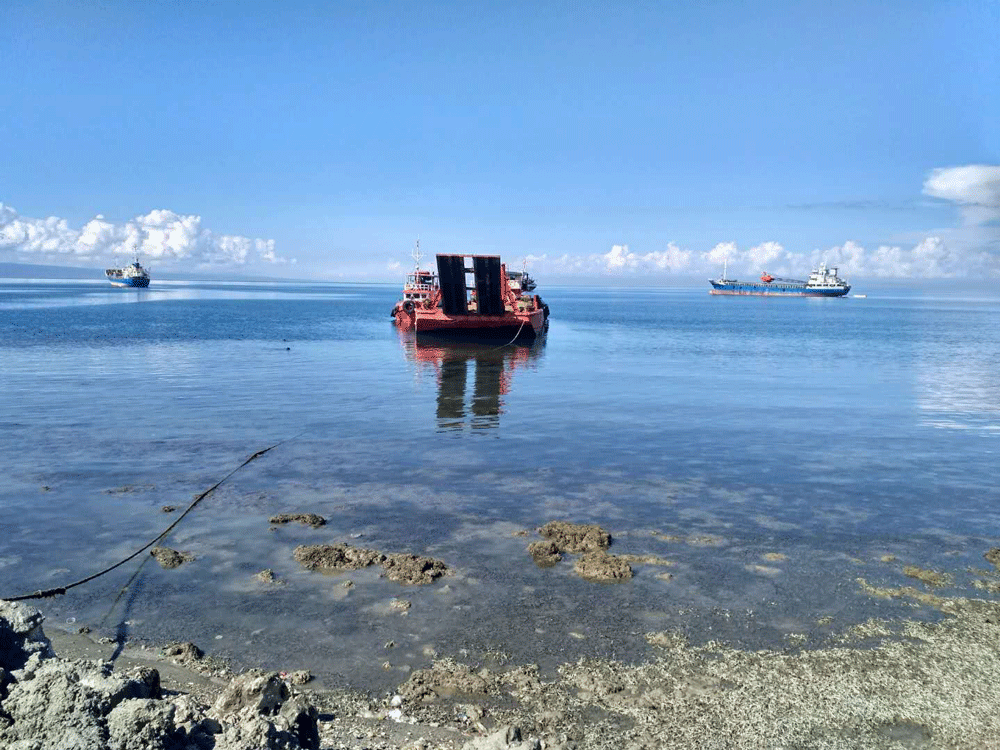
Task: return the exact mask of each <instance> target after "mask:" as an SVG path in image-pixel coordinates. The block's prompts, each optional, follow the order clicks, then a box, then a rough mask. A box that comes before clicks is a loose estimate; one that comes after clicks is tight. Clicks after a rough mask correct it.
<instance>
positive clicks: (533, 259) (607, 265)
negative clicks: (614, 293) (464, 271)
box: [511, 242, 691, 274]
mask: <svg viewBox="0 0 1000 750" xmlns="http://www.w3.org/2000/svg"><path fill="white" fill-rule="evenodd" d="M522 261H524V262H526V263H527V264H528V265H529V266H530V267H532V268H535V269H546V270H548V271H550V272H552V273H563V274H593V273H609V274H619V273H636V272H642V271H663V272H672V273H680V272H684V271H686V270H687V268H688V266H689V265H690V263H691V252H690V251H689V250H683V249H681V248H680V247H679V246H677V245H676V244H674V243H673V242H668V243H667V246H666V248H664V249H663V250H651V251H650V252H648V253H642V254H640V253H633V252H631V251H630V250H629V249H628V245H612V246H611V249H610V250H609V251H608V252H606V253H592V254H590V255H570V254H568V253H567V254H564V255H561V256H559V257H555V258H550V257H549V256H548V254H543V255H526V256H525V257H524V258H522V259H518V260H517V261H515V263H514V264H513V265H512V266H511V267H516V266H519V265H520V264H521V262H522Z"/></svg>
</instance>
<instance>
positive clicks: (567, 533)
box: [538, 521, 611, 552]
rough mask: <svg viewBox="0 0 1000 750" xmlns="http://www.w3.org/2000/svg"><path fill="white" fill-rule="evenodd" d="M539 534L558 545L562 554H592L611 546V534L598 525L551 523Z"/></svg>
mask: <svg viewBox="0 0 1000 750" xmlns="http://www.w3.org/2000/svg"><path fill="white" fill-rule="evenodd" d="M538 533H539V534H541V535H542V536H543V537H545V538H546V539H549V540H551V541H552V542H554V543H555V544H556V545H558V547H559V550H560V551H561V552H590V551H591V550H598V549H607V548H608V546H609V545H610V544H611V534H609V533H608V532H606V531H605V530H604V529H602V528H601V527H600V526H597V525H596V524H577V523H569V522H567V521H549V522H548V523H547V524H545V525H544V526H542V528H540V529H539V530H538Z"/></svg>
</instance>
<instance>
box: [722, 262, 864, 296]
mask: <svg viewBox="0 0 1000 750" xmlns="http://www.w3.org/2000/svg"><path fill="white" fill-rule="evenodd" d="M708 283H710V284H711V285H712V289H711V290H710V291H709V294H740V295H743V294H747V295H755V296H760V297H843V296H844V295H845V294H847V293H848V292H849V291H851V285H850V284H848V283H847V282H846V281H844V280H843V279H841V278H839V277H838V276H837V269H836V268H827V267H826V264H825V263H821V264H820V266H819V268H817V269H816V270H815V271H813V272H812V273H811V274H809V279H808V280H807V281H801V280H799V279H782V278H779V277H777V276H772V275H771V274H769V273H768V272H767V271H764V273H762V274H761V275H760V281H736V280H735V279H727V278H726V267H725V266H723V270H722V278H721V279H709V280H708Z"/></svg>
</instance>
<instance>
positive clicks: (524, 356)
mask: <svg viewBox="0 0 1000 750" xmlns="http://www.w3.org/2000/svg"><path fill="white" fill-rule="evenodd" d="M400 342H401V343H402V345H403V350H404V352H405V353H406V357H407V359H409V360H410V361H411V362H414V363H415V364H416V365H417V367H418V370H421V369H430V370H432V371H433V372H434V374H435V376H436V378H437V386H438V394H437V422H438V428H439V429H442V430H460V429H463V428H465V427H471V428H472V429H489V428H492V427H497V426H499V424H500V415H501V414H503V412H504V397H505V396H507V394H508V393H510V388H511V384H512V381H513V375H514V372H515V371H517V370H528V369H533V368H534V367H536V366H537V364H538V359H539V357H541V355H542V352H543V350H544V347H545V337H544V336H541V337H539V338H537V339H535V341H534V342H533V343H532V345H531V346H515V345H510V346H501V347H497V346H490V345H485V344H475V343H459V342H450V341H434V342H430V343H428V342H426V341H424V340H423V339H419V340H418V339H417V338H416V336H414V335H413V334H412V333H404V332H400ZM470 374H471V381H472V382H471V390H472V393H471V395H470V394H469V389H470V383H469V381H470Z"/></svg>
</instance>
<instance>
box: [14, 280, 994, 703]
mask: <svg viewBox="0 0 1000 750" xmlns="http://www.w3.org/2000/svg"><path fill="white" fill-rule="evenodd" d="M540 292H541V293H542V295H543V296H544V298H545V300H546V302H548V303H549V305H550V307H551V309H552V320H551V327H550V330H549V332H548V335H547V337H546V338H545V339H543V340H540V341H538V342H537V343H536V344H535V345H534V346H532V347H530V348H529V347H505V348H500V349H497V348H489V347H478V348H476V347H468V346H466V347H446V346H441V345H426V344H424V343H423V342H419V341H415V340H414V338H413V337H412V335H409V334H402V333H400V332H398V331H397V330H396V329H395V328H393V327H392V325H391V324H390V321H389V317H388V314H389V310H390V308H391V306H392V304H393V302H394V301H395V299H396V298H397V296H398V289H396V288H395V287H391V286H360V285H335V284H313V285H305V284H303V285H296V284H286V283H281V284H277V283H275V284H264V283H261V284H250V283H247V284H215V283H195V282H190V283H180V282H176V283H168V282H158V283H155V284H154V287H153V288H151V289H149V290H143V291H132V290H119V289H113V288H109V287H107V286H105V285H104V284H96V283H95V284H89V283H80V282H43V281H4V282H0V596H3V595H14V594H19V593H23V592H27V591H33V590H36V589H40V588H46V587H50V586H54V585H57V584H60V583H63V582H65V581H69V580H73V579H76V578H79V577H82V576H83V575H86V574H88V573H90V572H92V571H93V570H95V569H98V568H99V567H102V566H104V565H106V564H109V563H111V562H114V561H116V560H118V559H120V558H121V557H123V556H124V555H125V554H127V553H128V552H130V551H132V550H133V549H135V548H137V547H138V546H141V544H143V543H144V542H145V541H146V540H148V539H149V538H151V537H153V536H155V535H156V533H158V531H159V530H161V529H162V528H164V527H165V526H166V525H167V523H169V521H170V520H171V518H172V516H170V515H167V514H164V513H163V512H162V511H161V506H164V505H175V506H184V505H186V503H187V502H189V501H190V499H191V497H192V495H194V494H195V493H197V492H200V491H202V490H204V489H206V488H207V487H208V486H210V485H211V484H213V483H214V482H215V481H217V480H218V479H220V478H221V477H222V476H224V475H225V474H226V473H227V472H228V471H230V470H231V469H232V468H234V467H236V466H237V465H238V464H239V463H240V462H242V461H243V460H244V459H245V458H246V457H247V456H248V455H249V454H251V453H253V452H254V451H256V450H259V449H261V448H264V447H266V446H268V445H271V444H273V443H276V442H278V441H282V440H288V442H286V443H284V444H282V445H281V446H279V447H278V448H276V449H275V450H273V451H271V452H270V453H268V454H267V455H266V456H265V457H263V458H261V459H260V460H258V461H256V462H255V463H253V464H251V465H250V466H248V467H247V468H246V469H244V470H243V471H242V472H241V473H239V474H238V475H237V476H236V477H234V478H233V479H232V480H231V481H230V482H228V483H227V484H226V485H224V486H223V487H222V488H221V489H220V490H219V491H218V492H217V493H216V494H214V495H212V496H211V497H210V498H209V499H208V500H206V502H205V503H204V504H203V505H202V506H200V507H199V509H198V510H197V511H196V512H195V513H194V514H193V515H192V516H190V517H189V518H188V519H187V520H186V521H185V522H184V523H183V524H182V525H181V526H180V527H179V529H178V530H177V531H176V532H174V534H173V535H172V537H171V538H170V540H169V541H168V542H167V544H168V546H172V547H175V548H177V549H181V550H184V551H187V552H190V553H191V554H193V555H194V556H195V558H196V559H195V560H194V561H192V562H190V563H187V564H185V565H184V566H182V567H181V568H178V569H176V570H162V569H160V568H159V567H158V566H156V565H155V564H149V565H146V566H145V567H144V568H143V570H142V572H141V574H140V577H139V578H138V580H137V582H136V584H135V585H133V587H132V588H131V589H130V591H129V594H128V596H126V597H125V598H124V599H123V601H122V602H121V603H119V605H118V606H117V607H116V608H115V609H114V610H112V609H111V605H112V602H113V600H114V598H115V595H116V594H117V592H118V590H119V589H120V587H121V586H122V585H123V584H124V583H125V581H126V580H127V579H128V578H129V576H130V575H132V573H133V572H134V570H135V566H132V567H128V566H126V567H124V568H122V569H120V570H119V571H116V572H115V573H113V574H111V575H109V576H106V577H104V578H102V579H100V580H99V581H96V582H94V583H93V584H90V585H88V586H86V587H83V588H81V589H77V590H75V591H74V592H72V593H71V594H70V595H67V596H65V597H61V598H59V599H55V600H51V601H49V602H46V603H44V604H43V605H42V606H43V608H44V610H45V611H46V613H47V614H48V616H49V622H50V624H52V625H56V626H58V625H63V626H65V627H67V628H69V627H76V626H78V625H80V624H88V625H90V626H92V627H94V628H95V629H97V630H98V632H102V631H107V632H109V633H113V632H114V631H115V630H116V628H117V629H118V631H119V632H122V631H124V632H127V633H128V635H129V636H130V637H134V638H140V639H149V640H150V641H153V642H162V641H165V640H178V639H179V640H194V641H196V642H197V643H199V645H201V646H203V647H204V648H206V649H207V650H209V651H210V652H214V653H217V654H220V655H223V656H227V657H231V658H234V659H235V660H236V661H237V662H238V663H240V664H261V665H265V666H270V667H274V668H298V667H307V668H312V669H313V670H314V671H316V672H318V673H319V674H321V675H325V676H326V677H327V678H328V679H333V680H334V681H344V680H347V681H348V682H352V683H355V684H364V685H368V686H371V685H379V684H382V683H384V684H386V685H388V684H394V683H398V682H399V681H401V680H402V679H403V678H404V677H405V670H406V669H409V668H415V667H419V666H423V665H425V664H426V663H427V662H428V660H429V657H428V656H427V654H428V653H429V651H428V650H427V649H428V648H433V649H434V650H435V651H436V652H437V653H438V654H442V655H445V654H460V653H463V652H462V651H461V650H462V649H466V650H467V651H468V652H482V650H484V649H489V648H492V649H498V650H503V651H505V652H506V653H508V654H511V655H512V657H513V658H515V659H517V660H533V661H541V662H543V663H545V662H546V661H553V662H554V661H558V660H560V659H566V658H573V657H574V656H576V655H577V654H581V653H594V654H615V655H619V656H622V655H630V654H633V653H638V652H639V651H641V637H640V636H641V633H643V632H645V631H647V630H651V629H663V628H666V627H680V628H684V629H685V630H687V631H688V632H689V634H690V635H691V636H692V637H693V638H695V639H698V638H711V637H721V638H726V639H729V640H732V641H733V642H739V643H746V644H748V645H761V644H763V645H772V646H780V645H781V644H782V643H783V642H784V641H783V639H784V638H785V636H786V635H787V634H788V633H792V632H795V633H805V634H807V635H808V636H809V638H810V641H809V642H810V643H815V644H818V643H821V642H822V640H823V638H824V637H825V636H826V635H828V634H829V633H830V632H832V631H834V630H836V629H837V628H839V627H843V626H846V625H848V624H850V623H852V622H856V621H858V620H859V619H863V618H866V617H868V616H871V615H873V614H874V615H880V616H893V615H898V614H901V613H906V614H907V615H912V614H913V612H912V611H911V610H910V608H908V607H906V606H904V605H902V604H898V603H895V604H894V603H889V602H879V601H872V600H870V599H869V598H868V597H866V596H864V595H862V594H861V593H860V592H859V589H858V586H857V584H856V579H857V578H858V577H864V578H865V579H866V580H869V581H870V582H873V583H877V584H880V585H893V586H896V585H907V584H912V583H914V581H912V579H908V578H906V577H905V576H903V575H902V573H901V565H903V564H916V565H919V566H921V567H926V568H934V569H938V570H949V571H952V572H953V573H954V574H955V576H956V578H955V586H954V591H955V592H956V593H961V592H965V590H966V589H967V588H968V584H969V583H970V581H971V577H970V574H968V573H967V572H966V568H967V567H968V566H978V567H982V566H984V565H985V563H984V562H983V561H982V553H983V552H984V551H985V550H986V549H988V548H989V547H990V546H996V545H997V536H998V534H1000V490H998V483H997V476H998V475H1000V456H998V448H1000V366H998V365H997V363H998V362H1000V325H998V321H1000V299H998V298H997V297H996V296H988V295H980V296H976V295H974V294H965V295H963V294H962V293H952V294H949V295H943V294H935V293H931V292H920V291H915V290H902V291H901V290H898V289H897V290H885V291H884V292H879V291H878V290H871V291H870V294H869V297H868V298H867V299H853V298H849V299H840V300H822V299H767V298H718V297H711V296H710V295H708V294H707V293H706V290H705V289H701V288H698V289H640V290H607V289H579V288H575V289H574V288H554V289H548V290H546V289H544V288H542V289H540ZM296 511H311V512H316V513H320V514H321V515H324V516H326V517H327V518H328V519H329V524H328V525H327V526H326V527H324V528H322V529H318V530H315V529H307V528H304V527H294V528H292V527H285V528H279V529H276V530H270V529H269V525H268V517H269V516H270V515H272V514H274V513H279V512H296ZM552 519H565V520H571V521H577V522H594V523H600V524H601V525H603V526H604V527H605V528H607V529H608V530H609V531H611V532H612V534H613V535H614V537H615V543H614V545H613V547H612V551H618V552H622V553H641V554H654V555H659V556H662V557H665V558H667V559H669V560H671V561H672V562H673V563H674V565H673V566H672V567H669V568H657V567H651V566H636V577H635V578H634V579H633V580H632V581H630V582H628V583H625V584H620V585H600V584H593V583H587V582H584V581H582V580H580V579H579V578H577V577H576V576H575V575H574V574H573V571H572V562H571V561H569V562H563V563H561V564H560V565H558V566H556V567H555V568H551V569H548V570H540V569H537V568H535V567H534V565H533V564H532V563H531V560H530V558H529V557H528V555H527V554H526V553H525V546H526V545H527V544H528V542H530V541H533V540H535V539H537V536H536V535H535V533H534V529H535V528H536V527H538V526H540V525H542V524H543V523H545V522H547V521H549V520H552ZM520 530H528V531H529V532H530V534H529V536H527V537H525V536H518V535H516V533H517V532H518V531H520ZM654 532H656V533H654ZM323 542H330V543H334V542H349V543H351V544H355V545H358V546H370V547H374V548H377V549H380V550H384V551H390V552H391V551H412V552H417V553H421V554H429V555H432V556H434V557H437V558H440V559H442V560H444V561H446V562H447V563H448V564H449V565H450V566H451V567H452V568H453V569H454V571H455V575H453V576H449V577H448V578H446V579H444V580H443V581H442V582H439V583H437V584H435V585H432V586H426V587H403V586H400V585H399V584H395V583H392V582H389V581H386V580H384V579H380V578H379V577H378V571H377V570H366V571H361V572H358V573H352V574H351V575H350V576H347V577H348V578H350V579H351V580H353V581H354V582H355V586H354V587H352V588H350V589H347V588H345V587H343V586H342V585H341V583H342V580H343V578H344V577H327V576H322V575H319V574H316V573H311V572H308V571H304V570H302V569H300V568H299V566H298V565H297V563H295V561H294V560H293V558H292V550H293V549H294V547H295V546H296V545H297V544H303V543H323ZM768 553H781V554H782V555H785V556H786V558H787V559H785V560H778V561H776V560H774V559H770V560H768V559H766V558H764V557H763V556H764V555H765V554H768ZM888 554H892V555H895V556H896V557H897V559H898V562H890V563H886V562H883V561H882V560H881V559H880V558H881V557H882V556H884V555H888ZM265 567H270V568H272V569H274V571H275V573H276V574H277V575H278V576H279V578H282V579H283V580H284V581H285V585H284V586H281V587H277V588H273V589H269V588H268V587H266V586H263V585H261V584H259V583H258V582H257V581H256V580H255V579H254V577H253V575H254V574H255V573H256V572H257V571H259V570H261V569H262V568H265ZM663 571H669V572H671V573H672V574H673V579H672V580H671V581H664V580H663V579H661V578H658V577H657V575H656V574H657V573H660V572H663ZM945 590H946V591H948V590H952V589H945ZM966 593H967V592H966ZM980 595H981V594H980ZM393 598H405V599H407V600H409V601H410V602H411V604H412V606H411V609H410V610H409V613H408V614H407V615H405V616H401V615H399V614H396V613H393V611H392V610H390V608H389V602H390V601H391V600H392V599H393ZM823 617H832V618H833V620H832V624H824V625H819V624H817V620H819V619H820V618H823ZM571 633H573V634H575V635H570V634H571ZM580 636H582V637H580ZM388 641H392V642H394V644H395V645H394V647H393V648H391V649H386V648H385V644H386V642H388ZM383 662H388V663H389V665H390V667H389V669H388V670H385V669H383V667H382V665H383ZM331 676H332V677H331ZM380 681H381V682H380Z"/></svg>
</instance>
